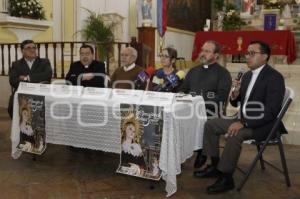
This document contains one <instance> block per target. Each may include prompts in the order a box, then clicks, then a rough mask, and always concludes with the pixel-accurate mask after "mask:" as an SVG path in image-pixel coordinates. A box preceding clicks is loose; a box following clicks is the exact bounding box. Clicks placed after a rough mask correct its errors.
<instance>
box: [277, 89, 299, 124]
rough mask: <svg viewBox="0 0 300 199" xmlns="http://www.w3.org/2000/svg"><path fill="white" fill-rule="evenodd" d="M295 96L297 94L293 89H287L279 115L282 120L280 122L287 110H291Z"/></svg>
mask: <svg viewBox="0 0 300 199" xmlns="http://www.w3.org/2000/svg"><path fill="white" fill-rule="evenodd" d="M294 96H295V94H294V91H293V89H291V88H289V87H286V88H285V94H284V98H283V101H282V105H281V110H280V112H279V113H278V115H277V118H278V119H279V118H280V120H281V119H282V118H283V116H284V114H285V112H286V111H287V109H288V108H289V106H290V104H291V102H292V101H293V99H294Z"/></svg>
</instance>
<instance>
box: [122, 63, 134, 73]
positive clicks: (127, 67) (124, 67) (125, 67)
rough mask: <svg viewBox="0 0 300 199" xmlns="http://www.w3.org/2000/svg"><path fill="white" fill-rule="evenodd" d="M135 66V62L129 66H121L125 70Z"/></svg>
mask: <svg viewBox="0 0 300 199" xmlns="http://www.w3.org/2000/svg"><path fill="white" fill-rule="evenodd" d="M134 67H135V63H132V64H130V65H129V66H123V69H124V71H125V72H127V71H130V70H132V69H133V68H134Z"/></svg>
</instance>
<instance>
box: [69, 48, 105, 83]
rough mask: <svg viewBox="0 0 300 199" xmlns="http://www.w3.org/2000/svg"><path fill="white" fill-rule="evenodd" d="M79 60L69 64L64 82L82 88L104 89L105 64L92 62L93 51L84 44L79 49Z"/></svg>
mask: <svg viewBox="0 0 300 199" xmlns="http://www.w3.org/2000/svg"><path fill="white" fill-rule="evenodd" d="M79 54H80V60H79V61H76V62H74V63H71V65H70V70H69V72H68V74H67V75H66V80H67V81H68V83H69V84H72V85H82V86H84V87H99V88H103V87H104V80H105V64H104V63H103V62H100V61H97V60H94V55H95V54H94V49H93V47H92V46H90V45H87V44H84V45H82V46H81V47H80V49H79Z"/></svg>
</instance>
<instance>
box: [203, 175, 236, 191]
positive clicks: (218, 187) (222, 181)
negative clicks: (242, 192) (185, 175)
mask: <svg viewBox="0 0 300 199" xmlns="http://www.w3.org/2000/svg"><path fill="white" fill-rule="evenodd" d="M232 189H234V181H233V178H232V177H224V176H221V177H219V178H218V179H217V181H216V182H215V183H214V184H212V185H210V186H208V187H207V188H206V192H207V193H208V194H218V193H224V192H227V191H230V190H232Z"/></svg>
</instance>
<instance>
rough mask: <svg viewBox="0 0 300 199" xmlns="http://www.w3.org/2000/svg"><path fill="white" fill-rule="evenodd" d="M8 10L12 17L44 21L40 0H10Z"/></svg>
mask: <svg viewBox="0 0 300 199" xmlns="http://www.w3.org/2000/svg"><path fill="white" fill-rule="evenodd" d="M8 10H9V13H10V15H11V16H14V17H27V18H32V19H46V17H45V11H44V8H43V6H42V5H41V2H40V0H10V1H9V7H8Z"/></svg>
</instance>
